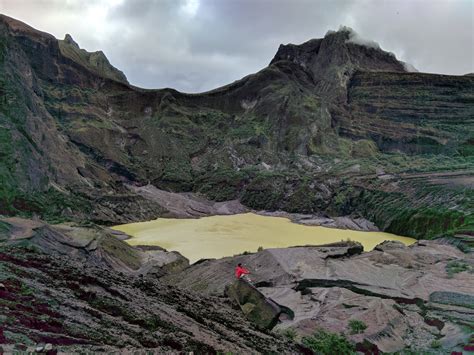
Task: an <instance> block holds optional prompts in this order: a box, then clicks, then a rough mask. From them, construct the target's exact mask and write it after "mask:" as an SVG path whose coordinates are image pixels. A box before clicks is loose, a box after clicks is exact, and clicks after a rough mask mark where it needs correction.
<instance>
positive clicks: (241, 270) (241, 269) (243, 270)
mask: <svg viewBox="0 0 474 355" xmlns="http://www.w3.org/2000/svg"><path fill="white" fill-rule="evenodd" d="M247 274H250V271H248V270H247V269H246V268H244V267H243V266H236V268H235V277H237V278H238V279H240V277H241V276H242V275H247Z"/></svg>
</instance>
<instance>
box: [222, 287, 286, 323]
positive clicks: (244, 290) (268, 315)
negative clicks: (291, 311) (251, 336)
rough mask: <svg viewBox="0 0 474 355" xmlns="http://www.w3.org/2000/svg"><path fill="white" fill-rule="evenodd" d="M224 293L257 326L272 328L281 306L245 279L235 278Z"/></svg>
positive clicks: (276, 320)
mask: <svg viewBox="0 0 474 355" xmlns="http://www.w3.org/2000/svg"><path fill="white" fill-rule="evenodd" d="M225 293H226V295H227V296H228V297H229V298H230V299H231V300H232V301H233V302H235V303H236V304H238V305H239V307H240V309H241V310H242V312H243V313H244V314H245V316H246V317H247V319H249V320H250V321H251V322H253V323H254V324H255V325H256V326H257V327H259V328H261V329H272V328H273V327H274V326H275V325H276V324H277V322H278V318H279V316H280V314H281V308H280V307H279V306H278V304H276V303H275V302H274V301H272V300H271V299H269V298H267V297H265V296H264V295H263V294H262V293H261V292H260V291H259V290H258V289H257V288H256V287H255V286H253V285H251V284H249V283H248V282H247V281H243V280H236V281H235V282H233V283H232V284H230V285H229V286H228V287H227V288H226V290H225Z"/></svg>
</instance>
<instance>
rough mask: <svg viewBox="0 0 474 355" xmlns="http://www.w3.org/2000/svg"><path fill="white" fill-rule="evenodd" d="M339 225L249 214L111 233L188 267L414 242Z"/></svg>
mask: <svg viewBox="0 0 474 355" xmlns="http://www.w3.org/2000/svg"><path fill="white" fill-rule="evenodd" d="M290 217H293V218H290ZM341 220H342V221H344V222H346V224H345V225H344V226H345V227H347V226H349V227H351V226H352V225H351V224H349V225H348V221H347V220H344V219H340V220H339V221H341ZM298 222H299V223H298ZM321 222H324V223H325V224H326V225H324V223H321ZM362 223H363V222H361V221H359V224H362ZM335 225H336V223H334V220H331V219H327V218H325V219H314V218H311V216H308V215H293V216H291V215H290V216H289V215H288V214H285V213H270V214H269V213H262V212H261V213H253V212H247V213H243V214H234V215H217V216H207V217H205V218H191V219H189V218H188V219H183V218H181V219H175V218H158V219H156V220H154V221H149V222H139V223H130V224H125V225H119V226H115V227H112V230H113V234H114V235H115V236H116V237H117V238H119V239H121V240H124V241H126V242H127V243H128V244H130V245H133V246H136V245H157V246H160V247H161V248H164V249H166V250H170V251H171V250H173V251H177V252H179V253H180V254H182V255H183V256H185V257H186V258H188V259H189V260H190V262H195V261H197V260H199V259H211V258H216V259H218V258H222V257H227V256H232V255H239V254H242V253H252V252H254V251H257V250H260V249H271V248H287V247H293V246H298V245H311V246H320V245H324V244H331V243H335V242H340V241H347V240H351V241H356V242H360V243H362V244H363V245H364V249H365V250H367V251H370V250H372V249H373V247H374V246H375V245H376V244H378V243H380V242H383V241H384V240H399V241H402V242H403V243H404V244H406V245H410V244H412V243H414V242H415V241H416V240H415V239H413V238H408V237H403V236H398V235H394V234H390V233H385V232H381V231H374V230H371V231H367V230H361V229H362V228H360V226H359V225H355V228H359V230H355V228H336V227H335ZM339 225H340V224H339ZM117 231H119V232H117ZM129 236H131V237H129Z"/></svg>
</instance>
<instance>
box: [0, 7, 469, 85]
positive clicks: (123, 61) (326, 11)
mask: <svg viewBox="0 0 474 355" xmlns="http://www.w3.org/2000/svg"><path fill="white" fill-rule="evenodd" d="M473 6H474V2H473V1H471V0H399V1H395V0H95V1H92V0H91V1H81V0H29V1H27V0H0V12H1V13H4V14H7V15H9V16H12V17H15V18H18V19H20V20H22V21H25V22H27V23H28V24H30V25H32V26H33V27H36V28H38V29H40V30H43V31H46V32H50V33H52V34H54V35H55V36H56V37H58V38H63V36H64V34H65V33H70V34H71V35H72V36H73V37H74V39H75V40H76V41H77V42H78V43H79V44H80V45H81V47H83V48H85V49H87V50H90V51H92V50H99V49H101V50H103V51H104V52H105V53H106V55H107V56H108V58H109V60H110V61H111V62H112V64H114V65H115V66H116V67H118V68H119V69H121V70H123V71H124V73H125V74H126V75H127V77H128V79H129V81H130V82H131V83H133V84H135V85H137V86H142V87H147V88H158V87H174V88H176V89H178V90H182V91H185V92H199V91H204V90H209V89H213V88H215V87H217V86H220V85H224V84H227V83H229V82H231V81H234V80H237V79H239V78H241V77H243V76H245V75H247V74H250V73H252V72H255V71H258V70H259V69H261V68H263V67H265V66H266V65H267V64H268V62H269V61H270V60H271V59H272V57H273V55H274V54H275V52H276V50H277V48H278V45H279V44H280V43H301V42H304V41H306V40H308V39H310V38H315V37H322V36H324V34H325V33H326V32H327V31H328V30H335V29H338V28H339V26H340V25H347V26H350V27H352V28H353V29H354V30H355V31H357V32H358V34H359V35H360V36H361V37H362V38H366V39H370V40H374V41H376V42H378V43H379V44H380V46H381V47H382V48H383V49H385V50H388V51H391V52H393V53H395V54H396V55H397V57H398V58H399V59H401V60H403V61H406V62H408V63H411V64H413V65H414V66H415V67H416V68H417V69H418V70H420V71H423V72H434V73H444V74H465V73H468V72H474V67H473V63H474V44H473V43H474V28H473V17H474V15H473V13H474V9H473Z"/></svg>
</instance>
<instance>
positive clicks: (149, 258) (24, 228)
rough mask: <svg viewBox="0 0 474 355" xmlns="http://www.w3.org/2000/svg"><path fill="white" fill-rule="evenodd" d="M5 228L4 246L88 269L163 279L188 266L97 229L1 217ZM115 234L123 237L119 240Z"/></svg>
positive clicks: (170, 254)
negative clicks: (23, 247)
mask: <svg viewBox="0 0 474 355" xmlns="http://www.w3.org/2000/svg"><path fill="white" fill-rule="evenodd" d="M0 223H1V224H2V225H3V226H4V228H5V231H4V232H3V238H2V241H3V243H5V244H7V245H17V244H20V245H21V244H22V243H27V245H29V246H30V247H32V248H35V249H38V250H40V251H41V252H43V253H46V254H59V255H63V256H65V257H72V258H74V259H75V260H76V261H77V262H82V263H84V264H87V265H89V266H91V267H92V266H95V267H102V268H107V269H113V270H115V271H116V272H123V273H127V274H134V275H144V274H147V273H154V274H156V275H159V276H163V275H165V274H167V273H168V272H176V271H181V270H183V269H185V268H186V267H187V266H189V261H188V260H187V259H186V258H185V257H183V256H182V255H180V254H179V253H177V252H167V251H166V250H164V249H162V248H157V247H136V248H134V247H132V246H130V245H128V244H127V243H125V242H123V241H122V240H121V239H125V238H127V237H128V236H126V235H123V233H121V232H117V231H113V230H109V229H106V228H105V229H104V228H101V227H97V226H90V227H80V226H75V225H72V224H69V225H67V224H57V225H49V224H47V223H44V222H41V221H32V220H28V219H22V218H17V217H13V218H0ZM118 234H122V235H123V236H122V237H121V238H120V237H119V235H118Z"/></svg>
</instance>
